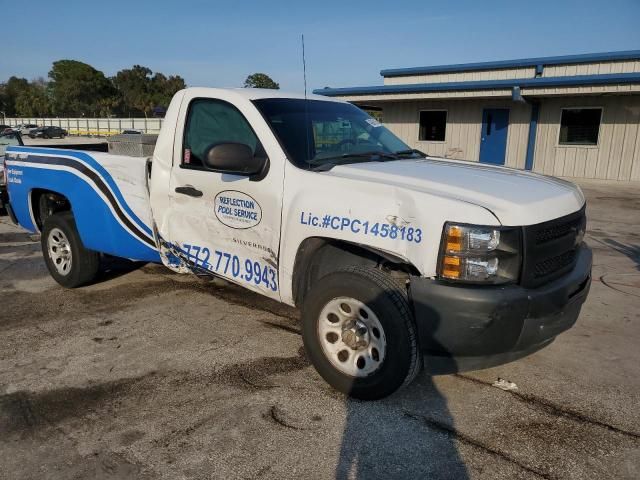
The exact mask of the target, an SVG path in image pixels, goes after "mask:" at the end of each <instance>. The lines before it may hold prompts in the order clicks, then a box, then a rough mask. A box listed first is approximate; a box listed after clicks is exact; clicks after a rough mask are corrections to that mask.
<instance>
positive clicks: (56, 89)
mask: <svg viewBox="0 0 640 480" xmlns="http://www.w3.org/2000/svg"><path fill="white" fill-rule="evenodd" d="M49 78H50V79H51V82H50V83H49V91H50V94H51V97H52V100H53V107H54V111H55V113H56V114H57V115H61V116H62V115H74V116H80V115H90V116H97V115H98V114H101V113H102V114H108V112H105V109H104V105H105V100H106V99H109V98H113V97H115V96H116V95H117V92H116V90H115V88H114V87H113V84H112V83H111V81H110V80H109V79H108V78H107V77H105V76H104V74H103V73H102V72H100V71H99V70H96V69H95V68H93V67H92V66H91V65H87V64H86V63H83V62H78V61H77V60H58V61H57V62H53V66H52V68H51V71H50V72H49ZM107 103H108V102H107Z"/></svg>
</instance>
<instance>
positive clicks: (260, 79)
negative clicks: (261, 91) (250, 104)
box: [244, 73, 280, 90]
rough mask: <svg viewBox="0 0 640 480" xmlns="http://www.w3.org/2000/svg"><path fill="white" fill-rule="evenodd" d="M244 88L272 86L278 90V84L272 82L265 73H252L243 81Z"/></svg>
mask: <svg viewBox="0 0 640 480" xmlns="http://www.w3.org/2000/svg"><path fill="white" fill-rule="evenodd" d="M244 88H272V89H274V90H278V89H279V88H280V84H279V83H276V82H274V81H273V79H272V78H271V77H270V76H269V75H267V74H266V73H253V74H251V75H249V76H248V77H247V78H246V80H245V81H244Z"/></svg>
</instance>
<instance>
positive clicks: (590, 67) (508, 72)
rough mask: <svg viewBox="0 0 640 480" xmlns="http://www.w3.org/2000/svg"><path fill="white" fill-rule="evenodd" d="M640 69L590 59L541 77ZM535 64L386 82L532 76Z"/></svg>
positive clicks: (636, 63) (638, 63)
mask: <svg viewBox="0 0 640 480" xmlns="http://www.w3.org/2000/svg"><path fill="white" fill-rule="evenodd" d="M633 72H640V60H624V61H615V62H592V63H582V64H577V65H575V64H574V65H549V66H545V67H544V70H543V72H542V76H543V77H565V76H572V75H604V74H609V73H633ZM535 74H536V69H535V67H516V68H502V69H497V70H478V71H476V72H450V73H429V74H424V75H406V76H402V77H385V78H384V84H385V85H406V84H411V83H445V82H472V81H477V80H508V79H512V78H533V77H535Z"/></svg>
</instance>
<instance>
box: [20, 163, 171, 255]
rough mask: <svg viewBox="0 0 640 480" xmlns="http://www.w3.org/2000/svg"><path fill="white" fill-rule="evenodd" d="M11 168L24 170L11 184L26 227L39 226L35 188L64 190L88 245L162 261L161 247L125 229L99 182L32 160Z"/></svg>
mask: <svg viewBox="0 0 640 480" xmlns="http://www.w3.org/2000/svg"><path fill="white" fill-rule="evenodd" d="M10 168H11V169H12V170H18V171H23V172H24V174H22V175H20V180H21V182H20V183H10V184H9V195H10V197H11V206H12V208H13V210H14V213H15V214H16V217H17V219H18V222H19V223H20V225H22V226H23V227H25V228H27V229H28V230H31V231H34V230H35V226H34V225H33V224H32V222H31V214H30V212H29V194H30V192H31V191H32V190H33V189H34V188H44V189H48V190H58V191H62V192H64V193H65V195H66V196H67V198H68V199H69V201H70V202H71V205H72V209H73V215H74V218H75V221H76V227H77V229H78V233H79V234H80V238H81V239H82V243H83V244H84V246H85V247H86V248H89V249H91V250H95V251H97V252H101V253H108V254H110V255H114V256H117V257H123V258H129V259H133V260H142V261H149V262H158V263H159V262H160V255H159V253H158V251H157V250H156V249H155V248H153V247H152V246H150V245H149V244H147V243H144V242H143V240H142V239H141V238H140V237H138V236H136V235H135V234H134V233H132V232H130V231H129V230H127V229H125V227H124V226H123V225H122V224H121V223H120V222H119V221H118V219H117V218H116V216H115V215H114V214H113V212H112V211H111V209H110V208H109V205H108V204H107V203H105V201H104V200H103V199H102V197H100V196H99V195H98V193H97V192H96V189H95V186H94V185H92V184H90V183H88V182H86V181H85V180H84V179H82V178H80V177H78V176H77V175H76V174H75V173H72V172H71V171H67V170H52V169H48V168H37V167H35V166H34V167H31V166H29V165H28V164H20V165H16V164H11V165H10Z"/></svg>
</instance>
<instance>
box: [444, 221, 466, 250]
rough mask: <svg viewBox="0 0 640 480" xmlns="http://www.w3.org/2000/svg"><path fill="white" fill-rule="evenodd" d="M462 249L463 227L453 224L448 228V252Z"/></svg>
mask: <svg viewBox="0 0 640 480" xmlns="http://www.w3.org/2000/svg"><path fill="white" fill-rule="evenodd" d="M461 250H462V228H460V227H456V226H452V227H450V228H449V229H448V230H447V252H460V251H461Z"/></svg>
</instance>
